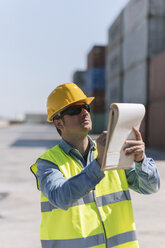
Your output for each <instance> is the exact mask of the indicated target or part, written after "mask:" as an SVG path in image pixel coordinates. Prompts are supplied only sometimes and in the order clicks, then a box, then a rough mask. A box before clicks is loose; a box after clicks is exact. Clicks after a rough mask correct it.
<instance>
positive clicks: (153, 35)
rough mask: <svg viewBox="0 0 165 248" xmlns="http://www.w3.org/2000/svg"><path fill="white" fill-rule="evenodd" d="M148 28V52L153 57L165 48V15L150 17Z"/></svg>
mask: <svg viewBox="0 0 165 248" xmlns="http://www.w3.org/2000/svg"><path fill="white" fill-rule="evenodd" d="M164 5H165V1H164ZM148 29H149V38H148V42H149V43H148V52H149V58H151V57H153V56H155V55H157V54H158V53H161V52H162V51H164V50H165V17H163V18H162V17H153V18H150V19H149V23H148Z"/></svg>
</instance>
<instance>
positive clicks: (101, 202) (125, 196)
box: [96, 190, 131, 207]
mask: <svg viewBox="0 0 165 248" xmlns="http://www.w3.org/2000/svg"><path fill="white" fill-rule="evenodd" d="M126 200H131V196H130V193H129V190H125V191H119V192H115V193H111V194H108V195H103V196H99V197H96V202H97V206H98V207H102V206H105V205H109V204H112V203H116V202H120V201H126Z"/></svg>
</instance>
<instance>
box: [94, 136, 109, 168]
mask: <svg viewBox="0 0 165 248" xmlns="http://www.w3.org/2000/svg"><path fill="white" fill-rule="evenodd" d="M106 137H107V131H103V132H102V133H101V134H100V136H99V137H98V138H97V140H96V144H97V151H98V156H97V161H98V163H99V165H100V167H101V164H102V160H103V154H104V148H105V143H106Z"/></svg>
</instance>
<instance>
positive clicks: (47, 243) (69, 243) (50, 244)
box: [41, 231, 136, 248]
mask: <svg viewBox="0 0 165 248" xmlns="http://www.w3.org/2000/svg"><path fill="white" fill-rule="evenodd" d="M135 240H136V233H135V231H131V232H126V233H121V234H118V235H116V236H114V237H111V238H109V239H108V242H107V247H115V246H118V245H122V244H125V243H127V242H132V241H135ZM41 244H42V246H43V247H44V248H65V247H66V248H73V247H75V248H86V247H93V246H98V245H101V244H104V235H103V234H98V235H94V236H90V237H86V238H79V239H66V240H41Z"/></svg>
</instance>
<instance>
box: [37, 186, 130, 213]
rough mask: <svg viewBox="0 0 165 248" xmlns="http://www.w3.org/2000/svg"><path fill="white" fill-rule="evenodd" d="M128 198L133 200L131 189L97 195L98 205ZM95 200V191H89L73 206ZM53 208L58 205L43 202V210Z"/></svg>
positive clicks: (47, 210) (48, 210) (46, 210)
mask: <svg viewBox="0 0 165 248" xmlns="http://www.w3.org/2000/svg"><path fill="white" fill-rule="evenodd" d="M126 200H131V197H130V193H129V190H125V191H119V192H115V193H111V194H108V195H103V196H99V197H96V203H97V206H98V207H101V206H105V205H109V204H112V203H116V202H120V201H126ZM94 201H95V200H94V197H93V193H92V192H89V194H88V195H86V196H84V197H83V198H80V199H79V200H77V201H75V202H74V203H73V204H72V206H71V207H74V206H79V205H83V204H88V203H91V202H94ZM53 209H56V207H54V206H53V205H52V204H50V202H41V212H50V211H52V210H53Z"/></svg>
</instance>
